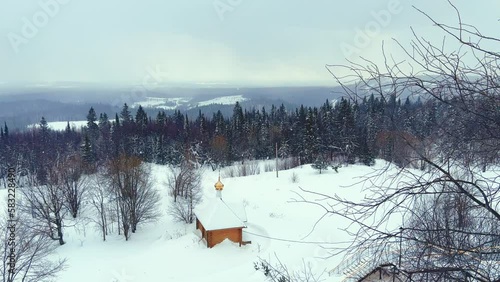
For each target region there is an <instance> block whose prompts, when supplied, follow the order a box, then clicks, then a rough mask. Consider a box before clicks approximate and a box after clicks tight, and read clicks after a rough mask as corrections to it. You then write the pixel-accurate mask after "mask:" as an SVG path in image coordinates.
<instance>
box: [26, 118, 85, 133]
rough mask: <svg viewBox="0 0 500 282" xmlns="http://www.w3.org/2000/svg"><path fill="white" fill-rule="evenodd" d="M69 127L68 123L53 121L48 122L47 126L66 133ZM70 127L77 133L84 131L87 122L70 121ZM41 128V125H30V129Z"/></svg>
mask: <svg viewBox="0 0 500 282" xmlns="http://www.w3.org/2000/svg"><path fill="white" fill-rule="evenodd" d="M67 125H68V122H67V121H51V122H47V126H48V127H49V128H50V129H52V130H55V131H64V130H66V126H67ZM69 126H70V127H71V128H72V129H75V130H76V131H79V130H81V129H82V127H84V126H87V121H86V120H75V121H69ZM33 127H34V128H40V124H38V123H37V124H30V125H28V128H33Z"/></svg>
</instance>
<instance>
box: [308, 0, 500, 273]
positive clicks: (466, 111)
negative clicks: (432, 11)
mask: <svg viewBox="0 0 500 282" xmlns="http://www.w3.org/2000/svg"><path fill="white" fill-rule="evenodd" d="M449 5H450V9H453V10H454V11H455V12H456V15H457V21H458V25H456V26H453V25H448V24H444V23H440V22H438V21H436V20H435V19H433V18H431V17H429V16H428V15H427V14H426V13H425V12H422V11H420V10H418V9H417V10H418V11H419V12H421V13H422V14H423V15H424V16H426V17H427V18H429V20H430V21H431V22H432V23H433V24H434V25H435V26H436V27H437V28H438V29H440V30H441V31H443V32H444V34H445V36H446V37H448V38H452V40H453V43H455V44H456V47H457V48H456V49H454V50H452V51H449V52H448V51H446V50H447V49H446V47H445V46H449V45H447V44H445V43H442V44H441V43H440V44H439V45H438V44H433V43H432V42H429V41H428V40H426V39H425V38H422V37H420V36H418V35H417V33H416V32H415V31H413V30H412V32H413V34H414V40H413V41H411V45H410V47H409V48H406V47H404V45H403V44H401V43H399V42H397V41H396V43H397V44H399V46H400V47H401V48H402V50H403V51H404V53H405V55H406V60H404V61H397V60H396V59H394V58H393V57H392V56H390V55H388V54H386V53H385V52H384V53H383V54H384V58H385V63H384V64H383V65H381V66H380V65H377V64H375V63H373V62H371V61H369V60H364V62H363V63H362V64H359V63H354V62H351V63H350V64H349V65H328V66H327V69H328V70H329V71H330V72H331V74H332V75H333V77H334V78H335V79H336V80H337V82H339V83H340V85H342V87H343V89H344V91H345V92H346V93H348V94H349V95H350V96H351V97H352V99H359V98H361V97H363V96H364V95H366V94H367V93H377V94H378V95H380V97H381V98H382V99H389V97H401V96H402V95H406V94H410V95H417V96H419V97H424V99H426V101H427V103H428V105H429V107H434V110H435V111H436V113H437V115H436V118H435V119H434V120H431V121H430V122H429V123H428V125H427V126H428V128H427V129H428V130H429V131H431V132H430V133H429V134H427V135H426V136H423V137H420V136H414V135H411V134H409V133H408V132H407V131H406V130H405V129H404V128H403V127H401V126H400V123H398V121H397V118H396V115H394V116H392V118H390V120H389V121H388V122H389V123H390V125H391V126H390V127H391V132H390V134H391V136H393V139H394V140H397V141H398V143H400V145H399V146H400V147H401V148H403V149H404V154H405V160H404V161H402V162H398V163H397V165H398V166H399V167H398V168H397V169H396V171H397V172H396V173H395V174H394V175H392V174H391V173H390V171H394V170H392V169H389V167H388V168H385V169H384V170H382V171H379V172H377V173H376V175H371V176H367V177H366V181H367V182H366V187H367V188H366V191H365V192H367V193H368V194H369V195H371V197H367V198H365V199H363V200H362V201H359V202H353V201H349V200H347V199H343V198H339V197H336V196H331V195H321V196H322V197H324V199H325V200H324V202H315V203H314V204H317V205H318V204H319V205H321V206H322V207H323V208H324V209H325V214H336V215H338V216H341V217H344V218H347V219H349V220H350V221H352V222H353V223H354V224H355V225H357V226H358V227H359V230H358V231H356V232H354V233H353V234H352V235H353V236H354V243H353V245H352V246H351V247H350V248H349V251H348V252H350V253H352V254H353V253H358V254H359V253H361V251H360V250H366V249H371V248H373V249H374V250H372V251H371V255H370V258H374V260H375V259H376V258H378V259H380V258H381V256H376V255H373V254H374V253H382V252H383V249H384V248H386V247H390V246H392V245H394V244H396V246H397V245H398V244H399V245H400V247H399V261H396V263H395V265H398V266H399V267H401V268H402V269H404V270H405V271H406V272H407V273H408V275H409V276H408V277H410V279H413V278H415V279H416V280H425V281H447V280H448V281H465V280H469V279H473V280H477V281H499V279H500V264H499V263H498V261H499V260H500V249H499V248H498V245H499V242H500V232H499V229H498V226H499V225H500V210H499V208H500V190H499V189H498V187H499V186H500V175H499V172H498V169H495V167H497V166H498V164H499V160H500V156H499V154H500V67H499V66H500V52H498V44H499V43H500V39H499V38H494V37H490V36H487V35H483V34H482V33H481V32H480V31H478V30H477V29H476V28H475V27H474V26H472V25H469V24H466V23H464V22H462V18H461V15H460V13H459V11H458V10H457V8H456V7H455V6H454V5H453V4H452V3H451V1H449ZM495 46H496V47H495ZM336 68H340V69H341V71H339V72H337V70H336ZM345 71H348V72H349V75H347V76H340V75H337V74H338V73H345ZM353 81H354V82H355V83H354V84H352V82H353ZM417 162H418V163H420V164H421V166H420V167H422V168H425V170H424V171H415V170H414V169H412V166H411V164H412V163H417ZM308 192H309V193H308V195H320V194H318V193H315V192H311V191H308ZM306 195H307V193H306ZM299 201H306V202H312V200H310V199H306V198H305V197H303V198H302V199H300V200H299ZM401 217H403V218H404V219H406V221H405V222H403V226H401V229H399V228H398V227H394V224H390V223H393V222H394V221H397V222H399V221H400V219H401ZM388 226H392V227H388ZM374 246H375V247H374ZM396 249H398V248H396ZM396 259H397V258H396ZM412 277H413V278H412ZM427 279H428V280H427Z"/></svg>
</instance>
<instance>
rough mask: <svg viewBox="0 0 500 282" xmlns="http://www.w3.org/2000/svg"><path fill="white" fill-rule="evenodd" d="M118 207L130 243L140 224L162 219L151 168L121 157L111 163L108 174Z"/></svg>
mask: <svg viewBox="0 0 500 282" xmlns="http://www.w3.org/2000/svg"><path fill="white" fill-rule="evenodd" d="M107 175H108V177H109V179H110V182H111V186H112V189H113V192H114V194H115V196H116V201H117V203H118V207H119V213H120V219H121V224H122V227H123V234H124V236H125V239H126V240H128V239H129V237H130V232H129V231H132V233H135V231H136V230H137V225H138V224H139V223H141V222H147V221H155V220H156V219H157V218H158V217H159V208H158V205H159V201H160V197H159V194H158V192H157V190H156V189H155V188H154V187H153V184H152V179H151V174H150V168H149V167H148V165H147V164H145V163H143V162H142V160H141V159H139V158H137V157H132V156H120V157H118V158H116V159H114V160H112V161H110V163H109V166H108V173H107Z"/></svg>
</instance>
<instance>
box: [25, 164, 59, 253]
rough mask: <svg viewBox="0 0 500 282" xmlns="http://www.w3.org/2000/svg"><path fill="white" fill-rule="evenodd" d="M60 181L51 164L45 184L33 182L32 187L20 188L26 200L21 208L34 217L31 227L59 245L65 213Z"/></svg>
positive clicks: (57, 171) (56, 169) (56, 171)
mask: <svg viewBox="0 0 500 282" xmlns="http://www.w3.org/2000/svg"><path fill="white" fill-rule="evenodd" d="M62 183H63V182H62V179H61V175H60V173H59V170H58V167H57V165H52V166H49V168H48V169H47V181H46V184H45V185H37V184H36V183H35V185H34V186H32V187H26V188H23V189H20V190H21V193H22V194H23V196H24V199H25V201H26V202H25V204H24V205H21V209H22V210H23V211H25V212H28V213H31V214H32V216H33V218H35V219H36V220H35V221H34V223H36V224H35V225H34V226H32V228H36V229H37V230H39V231H43V232H45V233H46V235H47V236H48V237H50V238H52V240H58V241H59V244H60V245H64V239H63V226H64V223H63V221H64V217H65V215H66V214H67V209H66V208H65V203H66V202H65V197H64V189H63V184H62Z"/></svg>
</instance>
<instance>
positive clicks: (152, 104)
mask: <svg viewBox="0 0 500 282" xmlns="http://www.w3.org/2000/svg"><path fill="white" fill-rule="evenodd" d="M189 101H191V98H188V97H179V98H161V97H146V100H143V101H139V102H135V103H133V104H132V106H131V108H138V107H139V105H140V106H142V107H143V108H159V109H164V110H175V109H177V108H178V107H179V106H182V105H184V104H186V103H188V102H189Z"/></svg>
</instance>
